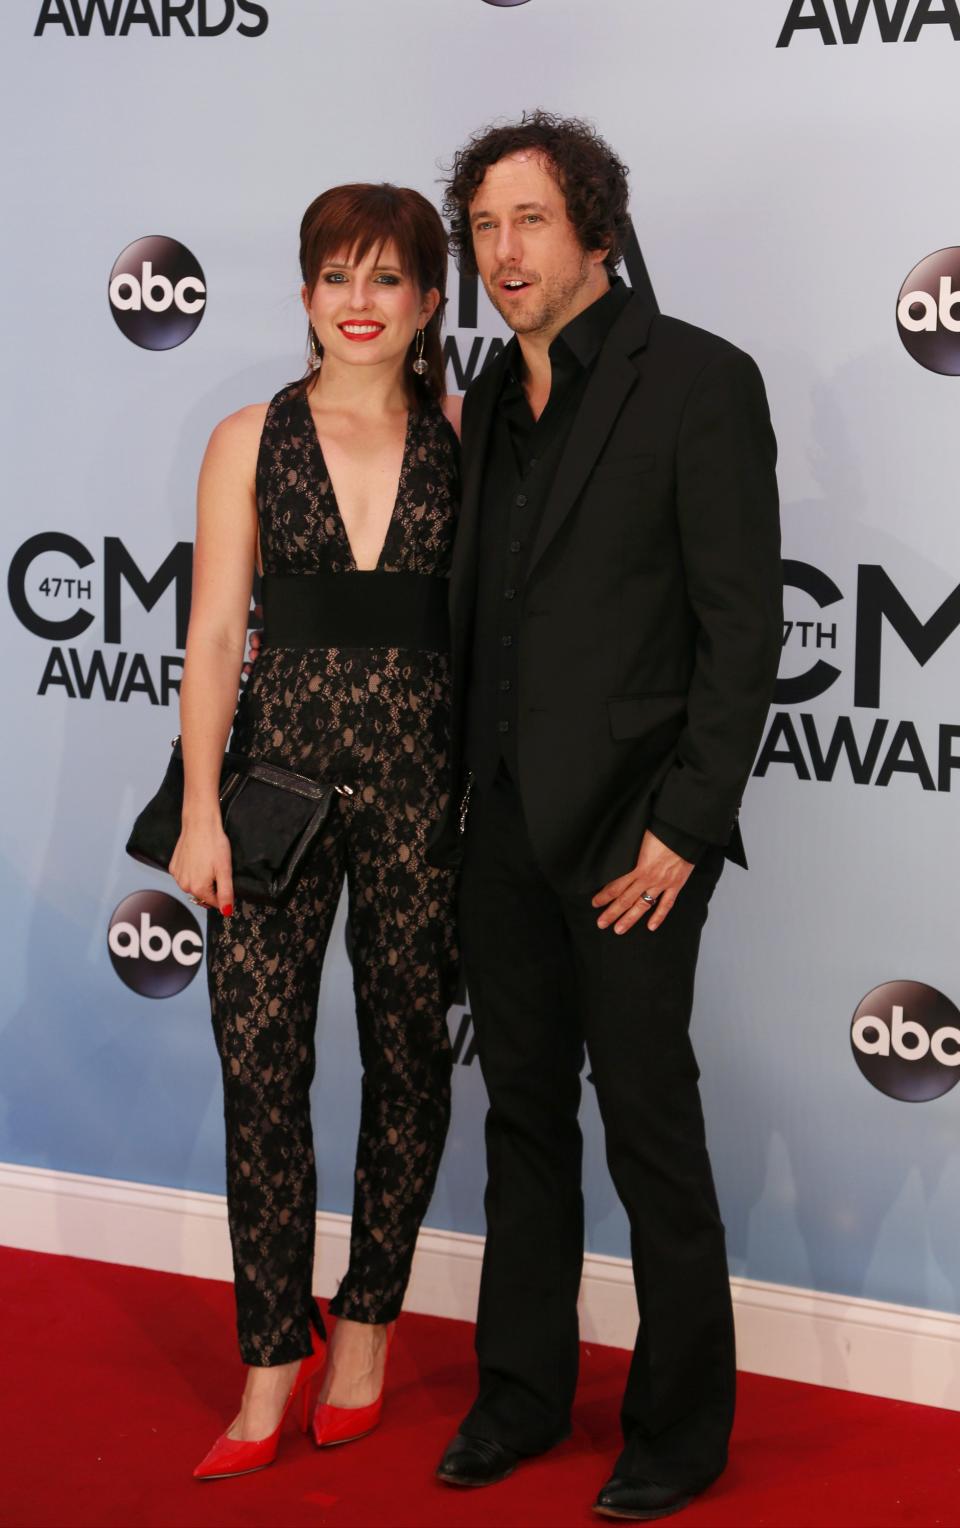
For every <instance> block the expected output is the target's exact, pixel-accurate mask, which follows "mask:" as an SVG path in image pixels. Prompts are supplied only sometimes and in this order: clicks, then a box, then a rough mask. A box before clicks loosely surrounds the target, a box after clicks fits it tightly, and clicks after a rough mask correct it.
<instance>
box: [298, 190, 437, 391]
mask: <svg viewBox="0 0 960 1528" xmlns="http://www.w3.org/2000/svg"><path fill="white" fill-rule="evenodd" d="M391 240H392V242H393V243H394V245H395V246H396V250H397V255H398V257H399V260H400V267H401V269H402V271H403V273H404V275H405V276H407V277H408V278H409V279H410V280H411V281H414V282H415V283H416V285H417V287H418V288H419V290H420V291H421V293H424V292H429V291H430V290H431V288H434V287H435V288H436V290H437V291H438V292H439V293H440V301H439V303H438V304H437V311H436V312H435V313H434V315H433V317H432V318H431V319H430V322H429V323H428V324H427V326H426V328H425V330H424V338H423V359H424V360H425V361H426V363H427V369H426V371H425V372H424V374H423V376H422V377H418V376H417V374H416V372H415V371H414V369H413V359H414V344H415V340H414V341H412V342H411V345H410V349H409V351H408V353H407V357H406V360H405V362H404V367H403V380H404V385H405V387H406V390H407V400H408V402H409V405H410V407H411V408H412V409H415V410H419V409H422V408H423V407H424V404H425V403H426V401H427V400H428V399H429V398H434V399H436V401H437V402H438V403H439V402H442V401H443V399H444V397H445V396H446V391H447V388H446V380H445V368H444V362H443V346H442V344H441V342H440V330H441V326H442V324H443V312H444V308H445V307H446V302H447V235H446V231H445V229H444V226H443V223H442V222H441V221H440V215H439V213H438V212H437V210H436V208H435V207H434V206H432V205H431V203H430V202H428V201H427V199H426V197H425V196H421V195H420V192H419V191H411V190H410V189H409V187H407V186H392V185H389V184H387V183H386V182H384V183H383V184H382V185H376V186H375V185H353V186H333V187H332V188H331V189H330V190H329V191H324V192H322V193H321V195H320V196H318V197H316V198H315V199H314V200H313V201H312V202H311V203H310V205H309V207H308V208H307V210H306V212H305V213H304V214H303V220H302V222H301V224H300V270H301V272H302V274H303V281H304V285H305V286H306V288H307V292H308V293H309V294H310V295H312V294H313V289H314V287H315V286H316V284H317V280H318V278H319V275H320V272H321V270H322V269H323V267H324V265H325V264H326V263H327V261H328V260H331V259H334V258H336V257H337V256H338V255H342V254H344V253H345V252H348V253H349V255H350V258H351V260H354V261H359V260H363V259H364V257H365V256H366V255H368V254H369V253H370V251H371V250H378V249H380V248H381V247H382V246H383V245H384V244H389V243H390V242H391ZM309 375H310V374H309V373H308V376H307V378H305V379H304V381H305V382H306V381H307V380H308V379H309Z"/></svg>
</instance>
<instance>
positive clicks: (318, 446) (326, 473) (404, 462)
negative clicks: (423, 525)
mask: <svg viewBox="0 0 960 1528" xmlns="http://www.w3.org/2000/svg"><path fill="white" fill-rule="evenodd" d="M303 406H304V408H305V409H306V411H307V416H308V418H309V421H310V435H311V438H312V441H313V446H314V449H315V451H316V453H317V459H318V461H319V464H320V468H321V473H322V477H321V481H324V480H325V481H326V483H327V486H328V488H329V492H330V498H331V500H332V501H333V508H334V512H335V514H336V518H337V523H338V525H339V526H340V533H341V535H342V536H343V542H344V546H345V547H346V549H347V555H348V557H349V559H350V561H351V563H352V564H353V569H352V571H353V572H354V573H379V571H380V564H381V563H382V561H383V558H384V553H385V552H386V550H387V543H388V542H389V540H390V535H391V532H392V531H393V527H394V525H395V524H396V522H397V513H398V511H399V508H400V500H401V498H402V497H403V490H404V487H405V485H406V481H407V468H408V464H409V460H410V434H411V431H412V429H413V409H408V410H407V426H406V429H405V431H404V434H403V454H402V456H401V458H400V476H399V477H398V478H397V491H396V494H395V495H394V500H393V508H392V509H391V511H390V518H389V520H388V521H387V528H386V531H385V532H384V537H383V542H382V544H381V546H380V551H379V554H378V556H377V560H376V562H375V563H374V565H373V567H372V568H361V567H360V566H359V565H358V563H357V558H356V554H355V552H354V550H353V545H352V543H351V541H350V533H349V531H348V530H347V522H346V520H345V519H344V518H343V511H342V510H341V508H340V500H339V499H338V498H337V490H336V488H335V487H334V482H333V473H332V472H331V471H330V468H329V466H328V464H327V459H326V457H325V456H324V454H323V443H322V441H321V440H320V431H319V430H318V429H317V421H316V419H315V418H314V415H313V409H312V408H311V407H310V399H309V398H308V397H307V395H306V393H304V395H303Z"/></svg>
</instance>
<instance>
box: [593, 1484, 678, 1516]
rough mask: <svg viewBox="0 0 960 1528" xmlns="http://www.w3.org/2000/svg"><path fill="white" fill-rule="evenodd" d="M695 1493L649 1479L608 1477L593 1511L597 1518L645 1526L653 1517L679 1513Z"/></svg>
mask: <svg viewBox="0 0 960 1528" xmlns="http://www.w3.org/2000/svg"><path fill="white" fill-rule="evenodd" d="M697 1494H698V1493H697V1492H696V1491H678V1490H676V1489H675V1488H674V1487H673V1486H658V1485H657V1484H656V1483H655V1482H654V1481H652V1480H638V1479H633V1478H632V1477H631V1476H625V1475H611V1476H610V1479H609V1480H608V1481H607V1483H606V1485H605V1486H604V1487H603V1489H602V1490H601V1492H600V1495H599V1496H598V1497H597V1499H596V1501H595V1502H594V1504H593V1510H594V1512H599V1514H600V1516H601V1517H624V1518H628V1519H631V1520H632V1521H633V1522H635V1523H647V1522H652V1521H653V1519H654V1518H656V1517H669V1516H670V1514H671V1512H682V1511H683V1509H684V1507H689V1505H690V1503H691V1502H692V1501H693V1499H694V1497H695V1496H696V1495H697Z"/></svg>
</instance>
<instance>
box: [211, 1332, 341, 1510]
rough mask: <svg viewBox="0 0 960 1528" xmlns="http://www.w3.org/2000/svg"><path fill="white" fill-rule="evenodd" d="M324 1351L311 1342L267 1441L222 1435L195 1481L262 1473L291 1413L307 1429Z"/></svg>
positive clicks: (301, 1426)
mask: <svg viewBox="0 0 960 1528" xmlns="http://www.w3.org/2000/svg"><path fill="white" fill-rule="evenodd" d="M324 1357H325V1355H324V1352H323V1349H322V1348H320V1347H318V1346H317V1343H316V1341H315V1342H314V1350H313V1352H312V1353H311V1354H310V1356H309V1358H304V1359H301V1362H300V1367H299V1369H298V1370H297V1376H296V1379H295V1380H294V1382H293V1385H292V1386H291V1389H290V1394H289V1395H288V1396H287V1399H286V1402H285V1403H284V1407H283V1411H282V1412H281V1415H280V1421H279V1422H278V1424H277V1426H276V1428H275V1429H274V1431H273V1432H272V1433H271V1434H270V1436H269V1437H268V1438H256V1439H254V1440H253V1441H252V1442H248V1441H247V1440H246V1439H243V1438H229V1437H228V1436H227V1434H226V1433H221V1434H220V1436H219V1438H218V1439H217V1441H216V1442H215V1443H214V1445H213V1447H212V1448H211V1449H209V1450H208V1452H207V1453H206V1454H205V1455H204V1456H203V1458H202V1459H201V1461H200V1463H199V1464H198V1465H197V1467H196V1469H195V1470H194V1472H193V1478H194V1480H228V1479H229V1478H230V1477H231V1476H233V1475H252V1474H253V1472H254V1470H265V1469H266V1468H267V1465H268V1464H272V1463H273V1461H274V1460H275V1459H276V1457H277V1449H278V1448H279V1446H280V1434H281V1432H282V1431H283V1424H284V1422H285V1421H286V1420H287V1415H288V1413H289V1412H290V1411H291V1410H293V1411H294V1415H295V1417H296V1420H297V1422H298V1424H299V1426H300V1429H301V1431H302V1432H305V1433H306V1432H309V1430H310V1402H311V1399H312V1395H313V1385H314V1381H315V1380H316V1378H317V1376H318V1375H319V1373H320V1371H321V1369H322V1368H323V1364H324Z"/></svg>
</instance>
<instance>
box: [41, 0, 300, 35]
mask: <svg viewBox="0 0 960 1528" xmlns="http://www.w3.org/2000/svg"><path fill="white" fill-rule="evenodd" d="M238 18H242V19H238ZM234 21H236V22H237V27H236V30H237V32H238V33H239V35H240V36H241V37H262V36H263V34H264V32H265V31H266V30H267V27H268V26H269V24H270V18H269V16H268V15H267V11H266V7H265V6H263V5H256V4H254V3H253V0H43V4H42V5H41V7H40V14H39V16H38V17H37V24H36V26H35V27H34V30H33V35H34V37H42V36H43V34H44V32H45V31H46V29H47V28H48V27H60V28H62V32H61V34H60V35H62V36H64V37H89V36H90V35H91V33H92V32H97V33H102V35H103V36H104V37H129V36H130V33H131V31H132V30H133V28H135V27H136V28H137V30H138V31H139V32H140V33H141V34H142V31H143V29H144V28H146V30H147V31H148V32H150V33H151V34H152V36H154V37H170V36H171V35H173V34H174V32H175V31H176V32H177V35H179V34H181V33H182V34H183V35H185V36H186V37H220V36H222V34H223V33H224V32H228V31H229V30H230V28H231V27H232V26H233V24H234Z"/></svg>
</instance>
